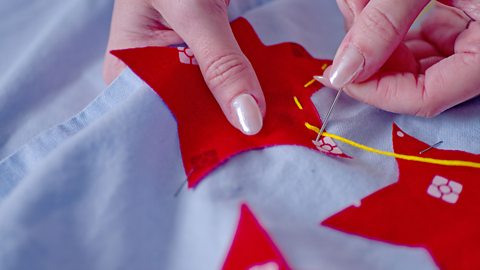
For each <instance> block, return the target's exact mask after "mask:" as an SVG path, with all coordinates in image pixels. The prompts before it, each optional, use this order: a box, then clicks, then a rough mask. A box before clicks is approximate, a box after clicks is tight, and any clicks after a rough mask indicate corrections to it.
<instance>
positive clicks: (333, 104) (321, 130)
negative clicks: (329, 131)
mask: <svg viewBox="0 0 480 270" xmlns="http://www.w3.org/2000/svg"><path fill="white" fill-rule="evenodd" d="M342 92H343V88H340V90H338V92H337V95H336V96H335V99H334V100H333V103H332V105H331V106H330V109H329V110H328V112H327V116H326V117H325V121H323V124H322V127H321V128H320V131H319V132H318V135H317V139H315V142H319V141H320V137H322V134H323V132H324V131H325V128H326V127H327V124H328V121H329V120H330V115H331V114H332V111H333V108H334V107H335V105H336V104H337V101H338V99H339V98H340V95H341V94H342Z"/></svg>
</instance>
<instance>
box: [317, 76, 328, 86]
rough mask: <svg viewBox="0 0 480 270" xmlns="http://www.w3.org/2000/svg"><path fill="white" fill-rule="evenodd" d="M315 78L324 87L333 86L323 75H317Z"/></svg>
mask: <svg viewBox="0 0 480 270" xmlns="http://www.w3.org/2000/svg"><path fill="white" fill-rule="evenodd" d="M313 78H314V79H315V80H316V81H317V82H319V83H321V84H323V85H324V86H327V87H329V86H331V84H330V81H329V80H328V79H327V78H325V77H323V76H322V75H316V76H313Z"/></svg>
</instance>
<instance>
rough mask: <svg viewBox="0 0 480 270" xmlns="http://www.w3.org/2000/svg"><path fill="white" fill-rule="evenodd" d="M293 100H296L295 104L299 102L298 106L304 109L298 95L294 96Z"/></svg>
mask: <svg viewBox="0 0 480 270" xmlns="http://www.w3.org/2000/svg"><path fill="white" fill-rule="evenodd" d="M293 100H294V101H295V104H297V107H298V108H299V109H300V110H303V106H302V104H301V103H300V101H299V100H298V98H297V97H293Z"/></svg>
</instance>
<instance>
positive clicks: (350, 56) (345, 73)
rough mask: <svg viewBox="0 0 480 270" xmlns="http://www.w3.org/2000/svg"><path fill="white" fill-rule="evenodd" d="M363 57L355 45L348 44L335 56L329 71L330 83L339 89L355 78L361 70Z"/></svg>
mask: <svg viewBox="0 0 480 270" xmlns="http://www.w3.org/2000/svg"><path fill="white" fill-rule="evenodd" d="M364 65H365V58H364V57H363V55H362V54H361V53H360V52H359V51H358V49H357V48H356V47H355V46H352V45H350V46H348V47H347V48H346V49H345V50H344V51H343V53H342V54H341V55H340V56H339V57H336V58H335V60H334V62H333V66H332V71H331V73H330V83H331V84H332V86H333V87H335V88H337V89H340V88H343V87H344V86H345V85H347V84H349V83H351V82H352V81H353V80H355V79H356V77H357V76H358V74H359V73H360V72H361V71H362V70H363V66H364Z"/></svg>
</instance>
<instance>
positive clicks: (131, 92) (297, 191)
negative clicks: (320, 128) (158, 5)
mask: <svg viewBox="0 0 480 270" xmlns="http://www.w3.org/2000/svg"><path fill="white" fill-rule="evenodd" d="M240 1H241V0H240ZM51 2H53V0H52V1H51ZM59 3H60V2H59ZM62 3H63V2H62ZM242 3H243V4H242ZM245 3H246V4H245ZM251 3H252V2H250V3H247V2H238V3H237V4H235V2H233V3H232V4H233V7H232V8H233V9H232V16H233V17H235V16H236V15H238V14H239V12H246V13H245V16H246V17H247V19H248V20H249V21H250V22H251V23H252V25H253V26H254V28H255V29H256V31H257V32H258V33H259V35H260V37H261V39H262V40H263V41H264V42H265V43H267V44H276V43H279V42H284V41H295V42H298V43H300V44H302V45H303V46H305V47H306V48H307V49H308V50H309V52H311V53H312V54H313V55H315V56H316V57H321V58H332V57H333V55H334V53H335V49H336V47H337V45H338V43H339V42H340V40H341V37H342V35H343V32H342V29H343V21H342V18H341V16H340V14H339V13H338V11H337V8H336V5H335V2H334V1H314V0H312V1H309V0H290V1H288V0H276V1H270V2H268V3H267V2H265V1H261V3H260V4H261V5H260V6H258V7H257V8H253V9H252V7H253V6H252V5H250V4H251ZM247 4H248V5H247ZM2 5H5V4H2ZM9 5H10V8H11V10H14V9H13V7H14V6H15V5H14V4H9ZM38 5H40V4H38ZM63 5H65V6H64V8H65V9H61V10H62V11H63V12H64V13H62V14H67V13H68V14H73V15H72V16H73V17H72V18H70V20H71V21H74V22H76V23H72V25H75V26H76V27H79V28H81V29H84V28H82V27H81V26H84V24H83V23H84V20H86V21H97V22H99V21H100V22H103V24H100V25H95V26H94V25H93V24H89V26H88V27H92V28H93V27H96V28H99V29H102V30H98V33H99V35H100V32H101V35H100V36H102V38H101V41H92V40H88V39H85V40H83V41H82V42H80V43H79V45H75V44H74V43H75V42H74V41H78V39H77V37H75V36H74V35H73V34H69V35H66V37H65V40H64V42H65V43H66V44H71V45H72V46H78V47H76V48H75V50H74V48H69V49H71V50H72V51H77V52H81V51H82V50H81V47H82V46H83V45H84V44H90V43H91V42H93V43H94V44H95V45H92V46H90V47H88V46H87V47H86V48H85V50H86V51H88V52H89V53H88V55H90V56H88V57H86V59H85V61H86V62H89V63H90V64H86V65H84V66H82V67H78V66H74V65H71V69H69V68H68V65H67V67H64V66H62V67H64V69H50V70H46V71H43V72H44V73H40V71H39V70H40V68H38V69H35V70H33V71H32V73H33V75H32V78H25V79H22V77H21V76H20V74H21V72H22V70H23V71H25V67H26V66H28V65H27V64H26V63H28V62H29V61H34V62H35V61H39V60H32V59H30V60H28V59H27V58H26V60H24V61H25V62H24V63H25V64H22V65H23V67H22V68H19V69H18V71H15V73H8V74H17V75H15V76H14V77H8V76H10V75H8V76H7V75H4V76H2V77H1V79H0V82H8V83H5V84H0V102H2V104H3V103H4V104H6V103H7V102H8V99H7V98H8V97H11V96H12V95H13V92H12V91H13V90H11V89H13V88H10V87H9V86H12V85H13V86H15V87H16V89H17V90H18V95H19V97H15V99H14V101H15V103H14V104H17V105H18V104H19V105H18V106H20V107H18V108H17V106H14V105H11V104H10V103H9V104H8V106H4V107H0V112H1V115H2V117H3V118H2V119H4V120H5V121H6V123H7V124H6V127H7V129H5V130H4V129H2V132H0V135H1V137H0V138H2V140H3V141H4V142H8V143H3V144H2V146H1V148H0V153H2V155H3V156H2V158H4V159H3V160H2V161H1V162H0V269H6V270H9V269H58V268H61V269H102V270H103V269H178V270H189V269H200V270H201V269H206V270H207V269H219V268H220V267H221V265H222V263H223V261H224V258H225V255H226V253H227V251H228V248H229V246H230V244H231V240H232V237H233V234H234V232H235V229H236V224H237V221H238V214H239V213H238V211H239V205H240V203H241V202H248V204H249V205H250V206H251V208H252V209H253V211H254V212H255V214H256V216H257V217H258V218H259V220H260V221H261V222H262V224H264V225H265V227H266V229H267V230H268V231H269V232H270V233H271V235H272V237H273V239H274V240H275V242H276V243H277V244H278V246H279V248H280V249H281V250H282V251H283V253H284V255H285V257H286V259H287V260H288V261H289V262H290V263H291V265H292V266H293V267H294V268H296V269H305V270H308V269H436V266H435V264H434V263H433V262H432V260H431V258H430V256H429V255H428V253H427V252H426V251H425V250H423V249H421V248H408V247H401V246H395V245H390V244H386V243H382V242H377V241H372V240H368V239H365V238H362V237H357V236H352V235H348V234H344V233H341V232H338V231H335V230H331V229H328V228H325V227H321V226H319V223H320V222H321V221H322V220H323V219H325V218H327V217H328V216H330V215H332V214H334V213H336V212H338V211H339V210H341V209H343V208H345V207H347V206H349V205H351V204H353V203H358V202H359V201H360V200H361V199H362V198H364V197H365V196H367V195H369V194H371V193H373V192H375V191H377V190H378V189H380V188H383V187H385V186H387V185H389V184H391V183H394V182H395V181H396V179H397V177H398V170H397V167H396V162H395V160H393V159H390V158H385V157H382V156H376V155H372V154H369V153H365V152H362V151H359V150H357V149H353V148H350V147H348V146H345V145H341V147H342V149H343V150H344V151H346V152H347V153H348V154H349V155H351V156H353V157H354V159H352V160H339V159H335V158H331V157H328V156H325V155H322V154H319V153H316V152H313V151H311V150H307V149H304V148H299V147H294V146H279V147H272V148H268V149H264V150H257V151H250V152H248V153H243V154H240V155H238V156H236V157H234V158H232V159H231V160H230V161H229V162H227V163H226V164H225V165H224V166H222V167H220V168H219V169H217V170H216V171H214V172H213V173H212V174H211V175H209V176H208V177H207V178H206V179H205V180H204V181H203V182H202V183H201V184H200V185H199V186H198V188H196V189H195V190H183V191H182V193H180V195H179V196H178V197H174V196H173V195H174V193H175V192H176V190H177V189H178V187H179V186H180V185H181V183H182V182H183V181H184V180H185V174H184V171H183V166H182V162H181V155H180V152H179V147H178V138H177V131H176V123H175V121H174V119H173V117H172V115H171V113H170V112H169V110H168V109H167V108H166V106H165V104H164V103H163V102H162V100H161V98H160V97H158V95H157V94H156V93H154V92H153V91H152V90H151V89H150V88H148V87H147V86H146V85H145V84H144V83H143V82H142V81H141V80H140V79H138V78H137V77H136V76H135V75H134V74H133V73H132V72H131V71H129V70H126V71H125V72H124V73H123V74H122V75H121V76H120V77H119V78H118V79H117V80H116V81H115V82H114V83H113V84H112V85H110V86H109V87H108V88H107V89H106V90H104V91H101V90H100V89H98V86H99V85H100V83H99V80H100V76H99V75H98V77H95V79H91V78H92V77H91V76H93V75H92V74H97V73H96V72H100V68H99V67H100V66H101V65H100V64H101V55H102V53H103V47H102V46H100V44H101V43H102V42H104V41H105V39H106V37H105V36H104V35H106V34H107V32H106V29H107V25H108V20H107V19H105V20H104V19H103V17H108V15H107V13H109V12H110V10H109V8H110V3H108V2H101V1H98V2H97V1H94V0H92V1H86V0H81V1H73V2H71V3H70V4H68V5H67V4H63ZM7 6H8V5H7ZM78 7H83V10H89V12H84V13H80V14H81V15H82V16H85V18H84V17H82V16H78V17H77V16H76V15H75V12H73V11H74V10H77V9H78ZM87 7H88V8H87ZM90 8H91V10H90ZM247 9H250V10H249V11H246V10H247ZM32 10H35V11H37V13H38V11H39V10H43V8H42V7H38V8H37V9H32ZM52 10H56V9H52ZM68 11H70V13H69V12H68ZM100 14H101V15H102V16H100ZM48 15H50V14H49V13H48V12H46V13H44V14H43V15H42V13H39V14H38V15H37V17H42V16H46V17H45V18H44V19H45V20H46V21H49V20H48V19H46V18H48ZM65 16H66V15H65ZM7 17H8V18H10V20H7V21H11V23H12V24H13V23H14V22H15V21H14V19H13V17H14V16H13V15H11V16H7ZM100 17H102V19H99V18H100ZM93 18H97V19H93ZM36 19H38V18H36ZM38 20H39V21H42V20H41V19H38ZM35 22H36V21H35ZM61 23H62V22H61V20H58V21H52V22H51V25H52V26H51V27H52V29H59V27H60V25H61ZM27 25H29V24H27ZM31 27H34V26H31ZM57 27H58V28H57ZM70 27H73V26H70ZM84 27H86V28H88V27H87V26H84ZM86 28H85V29H84V32H82V31H80V32H81V33H88V31H87V29H86ZM0 29H2V28H0ZM71 29H72V31H75V29H77V30H78V28H75V27H73V28H71ZM7 30H8V28H7V27H5V28H3V29H2V31H7ZM54 32H55V31H54ZM54 32H51V33H52V35H53V36H56V35H54V34H53V33H54ZM69 33H70V32H69ZM59 35H65V34H59ZM11 37H12V38H13V35H11ZM83 37H84V38H86V37H85V36H83ZM53 40H54V41H52V42H53V44H50V43H49V42H47V41H45V43H42V47H47V48H52V47H53V48H55V47H54V46H55V44H57V42H58V40H59V39H53ZM8 44H14V43H11V42H9V43H8ZM8 46H11V47H12V48H13V45H8ZM25 46H27V45H25ZM32 46H33V45H32ZM50 46H52V47H50ZM3 48H5V47H3ZM34 49H38V48H35V47H32V49H31V50H34ZM13 51H16V50H15V49H13ZM20 51H21V50H20V49H19V50H18V52H20ZM47 51H48V50H47ZM17 55H20V53H19V54H17ZM32 55H34V54H32ZM48 55H55V50H54V49H51V51H49V53H48ZM67 55H69V54H67ZM25 57H26V56H25ZM71 57H74V58H75V57H77V56H76V55H74V56H71ZM78 57H79V58H81V57H80V56H78ZM7 59H11V60H9V62H10V63H11V64H10V66H16V65H15V59H16V58H15V57H13V58H7ZM45 59H49V57H46V58H45ZM88 59H90V60H88ZM68 60H69V58H66V56H65V55H63V57H59V58H58V60H56V61H58V62H54V63H63V62H64V61H67V62H68ZM70 60H71V59H70ZM87 60H88V61H87ZM73 62H74V63H75V61H73ZM52 65H53V66H55V65H54V64H52ZM2 68H3V67H2ZM78 69H79V70H82V71H80V72H79V71H78ZM83 69H85V70H83ZM3 70H8V67H6V68H4V69H3ZM72 70H73V71H72ZM12 72H13V71H12ZM64 73H65V74H67V75H68V74H70V75H71V74H73V73H76V74H90V75H86V77H85V76H82V75H80V77H78V78H75V79H72V77H69V76H66V77H63V75H65V74H64ZM5 76H7V77H5ZM95 76H96V75H95ZM58 77H60V78H61V81H62V83H61V84H57V81H56V79H55V78H58ZM27 80H28V82H26V81H27ZM59 80H60V79H59ZM72 80H73V81H75V82H73V83H71V84H70V83H69V82H70V81H72ZM37 81H38V82H39V84H38V88H37V87H36V86H37V85H36V84H35V82H37ZM91 81H94V82H95V83H92V84H90V89H87V88H89V82H91ZM16 83H18V84H19V86H16V85H17V84H16ZM25 84H27V85H28V87H26V86H25ZM83 88H85V89H86V90H85V91H86V92H87V93H90V94H87V96H90V97H92V98H91V99H90V100H88V101H86V100H83V99H82V100H81V101H79V103H81V104H82V106H83V107H84V108H83V109H81V108H80V109H78V107H75V106H74V107H72V108H70V107H68V106H67V108H65V106H64V105H65V104H74V103H75V100H76V99H77V98H78V93H77V92H76V91H81V89H83ZM37 89H40V90H37ZM42 89H51V90H50V91H51V92H50V93H52V94H51V95H50V96H55V95H56V94H54V93H58V94H59V95H62V93H65V92H69V93H75V94H71V95H69V94H65V95H63V96H62V100H63V101H62V102H59V103H56V104H53V105H51V104H50V103H48V102H46V100H48V98H47V97H45V99H39V100H37V99H36V98H35V97H38V96H39V95H41V94H38V93H37V96H35V97H30V96H29V94H30V93H31V91H34V90H36V91H41V90H42ZM92 93H99V94H98V96H97V97H96V98H95V99H94V100H93V101H92V99H93V96H94V95H93V94H92ZM333 95H334V91H332V90H328V89H324V90H322V91H319V92H318V93H316V94H315V95H314V96H313V98H312V100H313V102H314V103H315V105H316V106H317V108H318V109H319V112H320V113H321V114H322V115H323V114H324V113H325V112H326V108H328V105H330V103H331V101H332V99H333ZM50 96H49V97H50ZM88 102H89V104H88V105H87V103H88ZM50 105H51V106H53V107H54V108H45V107H49V106H50ZM77 109H78V110H77ZM22 110H25V112H24V115H23V113H22ZM44 110H47V112H45V111H44ZM37 112H38V113H37ZM49 114H52V115H54V117H53V119H52V120H50V121H45V122H43V121H42V119H45V118H46V116H44V115H49ZM8 115H9V116H10V117H8ZM42 115H43V116H42ZM60 115H61V116H60ZM66 115H67V116H68V117H67V116H66ZM72 115H73V116H72ZM478 115H480V99H478V98H477V99H474V100H472V101H470V102H467V103H465V104H462V105H460V106H457V107H455V108H453V109H451V110H449V111H447V112H446V113H444V114H442V115H441V116H439V117H437V118H434V119H421V118H415V117H408V116H398V115H395V114H391V113H386V112H383V111H380V110H378V109H375V108H372V107H370V106H367V105H364V104H360V103H358V102H356V101H354V100H352V99H350V98H348V97H342V98H341V100H340V101H339V104H338V106H337V110H336V111H335V113H334V115H333V117H332V120H331V123H330V125H329V130H330V131H331V132H334V133H338V134H341V135H343V136H346V137H349V138H352V139H355V140H357V141H361V142H363V143H365V144H368V145H371V146H374V147H377V148H382V149H385V150H392V149H391V148H392V144H391V127H392V123H393V122H396V123H397V124H399V126H400V127H401V128H402V129H404V130H405V131H406V132H408V133H410V134H412V135H413V136H415V137H417V138H419V139H421V140H424V141H426V142H436V141H438V140H439V139H441V140H443V141H444V144H442V146H441V147H442V148H446V149H460V150H465V151H469V152H474V153H480V144H479V141H480V135H479V134H480V133H479V131H480V118H479V117H478ZM22 119H26V120H28V121H27V123H24V122H22ZM54 121H55V123H56V124H55V125H53V124H52V122H54ZM58 123H63V124H58ZM19 134H20V135H19ZM17 136H19V137H20V138H18V139H17Z"/></svg>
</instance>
